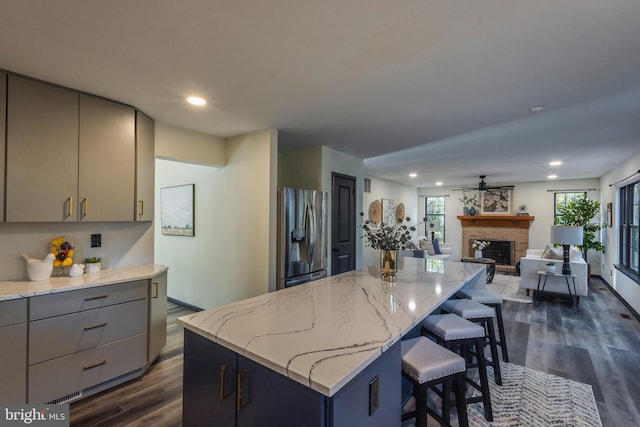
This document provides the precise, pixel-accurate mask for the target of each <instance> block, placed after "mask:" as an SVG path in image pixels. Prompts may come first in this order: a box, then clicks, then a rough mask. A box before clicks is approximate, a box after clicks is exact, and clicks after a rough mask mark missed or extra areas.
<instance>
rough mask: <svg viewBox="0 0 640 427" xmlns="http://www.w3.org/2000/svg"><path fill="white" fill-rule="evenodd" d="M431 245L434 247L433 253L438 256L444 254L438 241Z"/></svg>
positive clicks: (433, 241)
mask: <svg viewBox="0 0 640 427" xmlns="http://www.w3.org/2000/svg"><path fill="white" fill-rule="evenodd" d="M431 244H432V245H433V252H434V253H435V254H436V255H440V254H441V253H442V252H440V243H439V242H438V239H433V240H432V241H431Z"/></svg>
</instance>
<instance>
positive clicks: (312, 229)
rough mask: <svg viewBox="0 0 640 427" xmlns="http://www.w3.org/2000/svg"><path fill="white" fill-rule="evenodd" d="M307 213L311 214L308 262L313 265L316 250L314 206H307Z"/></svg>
mask: <svg viewBox="0 0 640 427" xmlns="http://www.w3.org/2000/svg"><path fill="white" fill-rule="evenodd" d="M307 213H308V214H309V233H308V237H307V238H308V240H307V242H308V243H309V253H308V258H307V262H308V263H309V264H311V263H312V262H313V252H314V250H315V248H316V213H315V211H314V210H313V207H312V206H309V205H307Z"/></svg>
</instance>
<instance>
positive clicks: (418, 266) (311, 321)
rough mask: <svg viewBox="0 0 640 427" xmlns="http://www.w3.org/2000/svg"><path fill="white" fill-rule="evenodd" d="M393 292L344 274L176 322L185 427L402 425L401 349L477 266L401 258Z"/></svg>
mask: <svg viewBox="0 0 640 427" xmlns="http://www.w3.org/2000/svg"><path fill="white" fill-rule="evenodd" d="M403 262H404V266H403V267H402V268H401V270H399V271H398V274H397V276H398V280H397V282H396V283H388V282H383V281H381V280H380V271H379V269H378V268H377V267H370V268H364V269H361V270H355V271H350V272H347V273H343V274H340V275H337V276H332V277H328V278H326V279H321V280H317V281H314V282H310V283H307V284H304V285H300V286H296V287H292V288H287V289H283V290H280V291H277V292H272V293H269V294H265V295H261V296H258V297H254V298H250V299H246V300H243V301H239V302H236V303H232V304H228V305H225V306H222V307H219V308H214V309H210V310H205V311H201V312H198V313H195V314H192V315H189V316H184V317H181V318H179V319H178V323H179V324H181V325H183V326H184V327H185V347H184V353H185V355H184V357H185V361H184V363H185V367H184V403H183V411H184V412H183V424H184V425H185V426H190V425H221V426H226V425H229V426H231V425H233V426H235V425H237V426H244V425H278V426H286V425H292V426H293V425H295V426H302V425H313V426H340V425H345V426H353V425H367V426H373V425H380V426H392V425H400V404H401V402H400V400H401V397H400V396H401V392H400V378H401V375H400V345H399V342H400V339H401V338H402V337H403V336H406V335H407V334H409V333H411V332H412V331H413V330H414V329H415V328H416V327H417V326H418V325H419V324H420V322H421V321H422V320H423V319H424V318H425V317H426V316H427V315H428V314H430V313H431V312H433V311H434V310H435V309H436V308H437V307H439V306H440V305H441V303H442V302H443V301H445V300H447V299H448V298H450V297H451V296H452V295H453V294H454V293H455V292H456V291H457V290H459V289H460V288H462V287H484V285H485V268H484V266H483V265H478V264H465V263H459V262H449V261H439V260H429V259H418V258H405V259H404V260H403Z"/></svg>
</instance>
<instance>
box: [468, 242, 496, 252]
mask: <svg viewBox="0 0 640 427" xmlns="http://www.w3.org/2000/svg"><path fill="white" fill-rule="evenodd" d="M490 244H491V242H487V241H484V240H474V241H473V243H472V244H471V247H472V248H473V249H480V250H482V249H484V248H487V247H489V245H490Z"/></svg>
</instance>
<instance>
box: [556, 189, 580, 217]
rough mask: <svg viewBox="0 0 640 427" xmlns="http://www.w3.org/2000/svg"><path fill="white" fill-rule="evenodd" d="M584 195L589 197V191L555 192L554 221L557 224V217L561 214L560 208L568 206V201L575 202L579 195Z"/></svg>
mask: <svg viewBox="0 0 640 427" xmlns="http://www.w3.org/2000/svg"><path fill="white" fill-rule="evenodd" d="M582 195H584V197H587V193H586V192H584V191H580V192H559V193H555V194H554V197H555V199H554V201H553V219H554V221H553V223H554V224H555V223H556V222H557V218H558V217H559V216H560V208H561V207H564V206H566V204H567V203H569V202H573V201H575V200H576V199H578V197H580V196H582Z"/></svg>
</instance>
